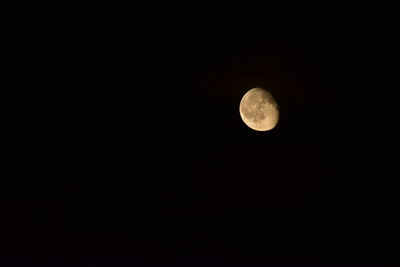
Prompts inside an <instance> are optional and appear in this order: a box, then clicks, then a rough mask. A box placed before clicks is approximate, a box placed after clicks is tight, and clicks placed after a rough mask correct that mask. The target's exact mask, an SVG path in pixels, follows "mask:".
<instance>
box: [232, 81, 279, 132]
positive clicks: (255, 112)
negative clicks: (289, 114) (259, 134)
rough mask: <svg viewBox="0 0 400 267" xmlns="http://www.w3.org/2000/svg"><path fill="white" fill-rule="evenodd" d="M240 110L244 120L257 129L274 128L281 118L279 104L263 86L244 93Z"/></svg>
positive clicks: (267, 129)
mask: <svg viewBox="0 0 400 267" xmlns="http://www.w3.org/2000/svg"><path fill="white" fill-rule="evenodd" d="M239 111H240V117H241V118H242V120H243V122H244V123H245V124H246V125H247V126H248V127H250V128H251V129H253V130H256V131H269V130H272V129H273V128H275V126H276V124H277V123H278V120H279V108H278V104H277V103H276V101H275V99H274V98H273V97H272V95H271V93H269V92H268V91H267V90H265V89H263V88H253V89H250V90H249V91H248V92H247V93H246V94H244V96H243V97H242V100H241V101H240V107H239Z"/></svg>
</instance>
